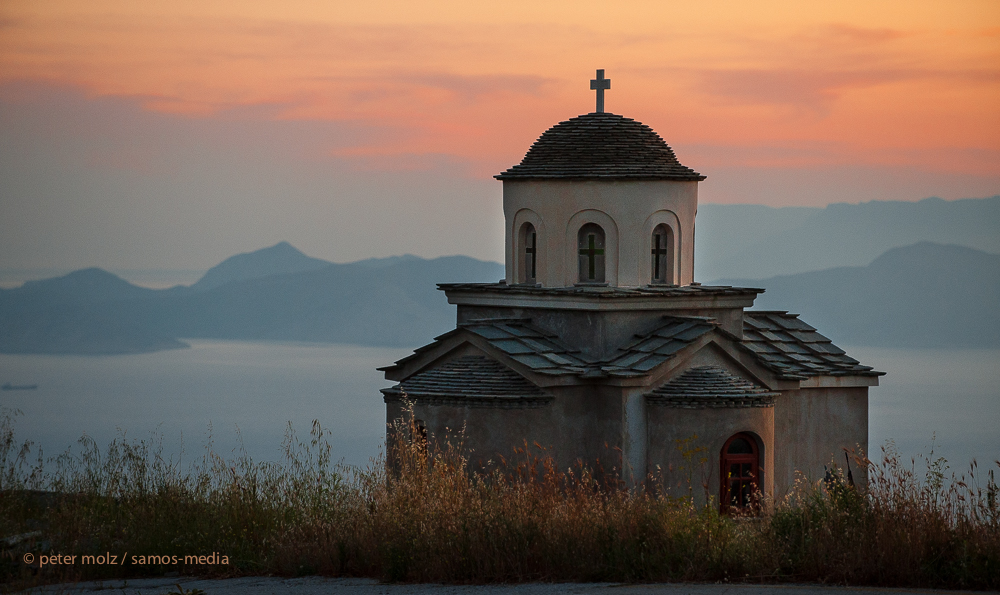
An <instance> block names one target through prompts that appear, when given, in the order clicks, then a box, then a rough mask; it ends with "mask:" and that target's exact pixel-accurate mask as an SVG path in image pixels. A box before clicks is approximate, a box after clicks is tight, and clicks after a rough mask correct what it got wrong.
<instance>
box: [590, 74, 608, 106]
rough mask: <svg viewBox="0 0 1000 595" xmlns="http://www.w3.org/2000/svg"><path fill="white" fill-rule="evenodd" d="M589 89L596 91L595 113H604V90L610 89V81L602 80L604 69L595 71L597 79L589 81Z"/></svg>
mask: <svg viewBox="0 0 1000 595" xmlns="http://www.w3.org/2000/svg"><path fill="white" fill-rule="evenodd" d="M590 88H591V90H593V91H597V113H599V114H603V113H604V90H605V89H610V88H611V79H606V78H604V69H603V68H600V69H598V70H597V78H596V79H591V81H590Z"/></svg>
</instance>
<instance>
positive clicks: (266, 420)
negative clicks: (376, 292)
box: [0, 340, 1000, 469]
mask: <svg viewBox="0 0 1000 595" xmlns="http://www.w3.org/2000/svg"><path fill="white" fill-rule="evenodd" d="M189 342H190V343H191V345H192V348H191V349H183V350H176V351H164V352H159V353H152V354H142V355H121V356H49V355H3V354H0V384H3V383H6V382H12V383H14V384H34V383H37V384H38V385H39V388H38V390H34V391H2V392H0V406H5V407H16V408H18V409H20V410H21V411H23V412H24V415H23V416H21V417H20V418H19V419H18V422H17V432H18V436H19V437H20V438H22V439H31V440H33V441H35V442H37V443H39V444H41V445H42V446H43V447H44V450H45V452H46V454H47V455H49V454H57V453H59V452H62V451H63V450H64V449H65V448H67V447H69V446H70V445H73V444H74V443H75V441H76V440H77V439H78V438H79V437H80V436H81V435H82V434H84V433H87V434H88V435H90V436H92V437H93V438H95V439H96V440H97V441H98V442H99V443H101V444H105V443H107V442H108V441H110V440H111V439H112V438H113V437H114V436H115V435H116V433H117V432H118V428H120V429H121V430H124V431H126V432H127V436H129V437H132V438H147V437H149V436H150V433H151V432H154V431H155V432H158V433H159V434H161V435H162V436H163V439H164V446H165V450H166V451H167V452H169V453H178V452H180V448H181V444H182V440H183V447H184V451H185V453H186V455H185V456H187V457H193V456H198V455H200V454H201V453H202V452H203V450H202V447H203V445H204V443H205V441H206V439H207V436H208V427H209V424H210V423H211V424H212V427H213V436H214V440H215V448H216V450H217V451H219V452H223V453H226V452H229V451H231V450H232V449H233V448H234V447H235V446H236V445H237V438H236V428H237V427H238V428H239V430H240V432H241V435H242V439H243V443H244V445H245V447H246V449H247V451H248V452H249V453H250V454H251V455H252V456H253V457H254V458H255V459H257V460H276V459H278V457H279V455H280V448H279V447H280V444H281V440H282V437H283V435H284V432H285V428H286V426H287V422H289V421H291V422H292V424H293V426H294V427H295V429H296V430H297V431H298V433H299V435H300V436H302V437H304V436H306V435H307V434H308V430H309V427H310V424H311V422H312V420H313V419H318V420H319V421H320V422H321V423H322V424H323V426H324V427H326V428H328V429H330V430H332V431H333V440H332V441H333V443H334V448H335V449H336V451H337V453H338V456H340V457H343V459H344V460H345V462H347V463H350V464H364V463H365V462H367V460H368V458H369V457H371V456H374V455H375V454H377V452H378V449H379V445H380V443H381V441H382V438H383V436H384V404H383V402H382V398H381V395H380V394H379V392H378V389H379V388H383V387H386V386H389V385H390V384H391V383H388V382H386V381H384V380H383V379H382V374H381V373H380V372H378V371H376V370H375V368H376V367H378V366H384V365H387V364H390V363H392V362H393V361H395V360H397V359H399V358H400V357H403V356H405V355H407V354H409V353H410V350H409V349H387V348H375V347H357V346H353V345H314V344H296V343H256V342H236V341H205V340H193V341H189ZM847 351H848V353H850V354H851V355H853V356H854V357H856V358H858V359H859V360H861V361H862V362H863V363H865V364H868V365H872V366H875V367H876V368H877V369H879V370H882V371H885V372H888V373H889V375H888V376H885V377H883V378H882V382H881V384H882V386H879V387H877V388H873V389H872V391H871V408H870V422H871V423H870V444H871V447H872V450H873V451H877V448H878V446H880V445H881V444H882V443H884V442H885V441H886V440H888V439H893V440H894V441H895V442H896V444H897V446H898V447H899V449H900V450H901V451H902V452H903V453H904V454H906V455H907V456H912V455H915V454H919V453H923V454H927V453H929V451H930V447H931V438H932V436H933V435H934V434H935V433H936V436H937V439H936V443H935V444H936V446H935V453H936V454H937V455H941V456H944V457H946V458H947V459H948V460H949V461H951V462H952V467H953V468H955V469H964V467H965V466H966V465H967V464H968V462H969V461H970V460H971V459H972V458H973V457H975V458H977V459H978V460H979V461H980V463H986V462H987V461H991V460H993V459H996V458H1000V431H998V429H997V428H998V423H1000V366H998V364H1000V350H995V349H994V350H954V351H952V350H903V349H882V348H871V347H852V348H847Z"/></svg>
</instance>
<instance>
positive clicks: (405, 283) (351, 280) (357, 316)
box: [134, 256, 503, 346]
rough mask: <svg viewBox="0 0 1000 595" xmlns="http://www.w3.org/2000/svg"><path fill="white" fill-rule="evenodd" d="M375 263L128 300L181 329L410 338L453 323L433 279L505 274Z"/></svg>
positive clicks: (365, 340)
mask: <svg viewBox="0 0 1000 595" xmlns="http://www.w3.org/2000/svg"><path fill="white" fill-rule="evenodd" d="M375 271H376V273H375V274H373V270H372V268H371V267H370V266H368V264H366V263H364V262H362V263H352V264H331V265H329V266H327V267H324V268H322V269H318V270H315V271H306V272H302V273H294V274H288V275H272V276H270V277H264V278H261V279H253V280H249V281H243V282H238V283H228V284H226V285H224V286H221V287H217V288H215V289H212V290H209V291H205V292H200V293H197V294H194V295H186V296H179V297H173V298H170V299H163V300H156V301H153V302H148V301H146V302H137V303H136V304H134V305H135V306H137V307H138V308H140V309H143V310H145V313H144V314H143V315H142V316H141V317H142V318H144V319H146V320H148V321H150V323H151V324H155V325H156V328H158V329H160V330H161V331H163V332H170V333H173V334H174V335H175V336H179V337H192V338H193V337H211V338H224V339H274V340H277V339H280V340H296V341H323V342H335V343H357V344H364V345H391V346H409V345H415V344H418V343H420V342H421V341H424V340H426V339H427V338H428V337H432V336H434V335H436V334H440V333H443V332H445V331H447V330H449V329H450V328H452V327H453V326H454V324H455V311H454V307H453V306H450V305H449V304H448V303H447V300H446V299H445V296H444V294H443V293H442V292H440V291H438V290H437V288H436V287H437V286H436V284H437V283H447V282H452V281H471V282H486V281H497V280H498V279H500V277H502V275H503V267H502V266H501V265H499V264H497V263H494V262H483V261H479V260H475V259H472V258H468V257H465V256H450V257H443V258H436V259H434V260H424V259H420V258H413V259H404V260H401V261H399V262H396V263H395V264H387V265H386V266H382V267H380V268H376V269H375Z"/></svg>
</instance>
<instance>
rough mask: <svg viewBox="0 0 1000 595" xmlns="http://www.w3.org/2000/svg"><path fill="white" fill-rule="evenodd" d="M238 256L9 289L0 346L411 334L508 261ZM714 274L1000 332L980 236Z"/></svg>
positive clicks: (874, 316)
mask: <svg viewBox="0 0 1000 595" xmlns="http://www.w3.org/2000/svg"><path fill="white" fill-rule="evenodd" d="M786 215H787V217H788V218H789V219H788V220H791V219H793V218H794V217H797V216H798V215H796V214H795V213H794V212H789V213H786V214H785V215H782V216H786ZM700 240H701V238H699V241H700ZM234 258H235V260H234V259H227V260H226V261H224V262H223V263H222V264H220V265H219V266H218V267H215V268H214V269H212V270H213V271H218V272H217V273H213V274H212V277H211V278H209V274H206V275H205V278H206V279H207V281H206V282H205V283H203V284H202V285H201V286H200V288H199V289H196V288H195V287H194V286H192V287H191V288H186V287H177V288H172V289H164V290H153V289H144V288H140V287H136V286H134V285H131V284H129V283H128V282H126V281H124V280H122V279H120V278H118V277H116V276H115V275H112V274H111V273H108V272H106V271H102V270H100V269H86V270H82V271H76V272H74V273H70V274H69V275H65V276H63V277H57V278H53V279H46V280H43V281H34V282H30V283H25V284H24V285H23V286H22V287H19V288H17V289H7V290H3V289H0V352H6V353H101V354H104V353H135V352H143V351H157V350H160V349H172V348H179V347H185V346H186V345H185V344H184V343H182V342H181V341H180V340H179V338H183V337H191V338H196V337H197V338H220V339H245V340H292V341H318V342H336V343H353V344H359V345H385V346H412V345H417V344H420V343H423V342H425V341H427V339H428V338H430V337H433V336H435V335H437V334H440V333H443V332H446V331H448V330H450V329H452V328H453V327H454V324H455V310H454V307H453V306H450V305H449V304H448V303H447V300H446V299H445V296H444V294H443V293H442V292H441V291H438V290H437V289H436V285H437V283H449V282H462V281H464V282H495V281H497V280H499V279H500V278H502V277H503V274H504V268H503V265H501V264H499V263H495V262H484V261H479V260H475V259H472V258H468V257H465V256H449V257H443V258H436V259H433V260H425V259H422V258H419V257H416V256H412V255H406V256H401V257H390V258H383V259H370V260H366V261H360V262H356V263H349V264H334V263H328V262H326V261H321V260H318V259H310V258H309V257H308V256H305V255H303V254H302V253H301V252H299V251H298V250H295V248H293V247H291V246H290V245H283V244H278V245H277V246H273V247H272V248H267V249H265V250H259V251H257V252H251V253H248V254H243V255H239V258H236V257H234ZM281 262H285V263H287V264H288V266H289V267H290V268H291V269H293V270H291V271H281V270H280V266H279V265H278V264H275V263H281ZM226 263H230V264H229V265H226V266H225V267H223V266H222V265H223V264H226ZM319 263H322V266H320V264H319ZM303 269H304V270H303ZM275 270H279V272H277V273H274V272H273V271H275ZM210 272H211V271H210ZM203 280H204V279H203ZM199 283H200V282H199ZM717 283H719V284H726V285H743V286H752V287H764V288H766V290H767V292H766V293H764V294H763V295H761V296H760V297H759V298H758V299H757V303H756V306H755V308H757V309H777V310H792V311H795V312H798V313H801V314H802V315H803V317H804V319H805V320H806V321H807V322H809V323H811V324H813V325H814V326H817V327H818V328H820V329H821V330H822V331H823V332H824V333H826V334H828V335H829V336H830V337H831V338H832V339H834V340H836V341H838V342H840V343H844V344H856V345H881V346H897V347H952V346H962V347H996V346H1000V314H998V313H1000V256H998V255H996V254H989V253H986V252H983V251H980V250H974V249H971V248H966V247H962V246H955V245H941V244H935V243H931V242H920V243H917V244H914V245H910V246H906V247H902V248H893V249H891V250H888V251H887V252H885V253H884V254H882V255H881V256H879V257H878V258H875V259H874V260H873V261H871V263H870V264H867V265H866V266H858V267H838V268H831V269H826V270H821V271H814V272H808V273H800V274H795V275H784V276H777V277H771V278H769V279H764V280H760V279H747V278H730V279H721V280H719V281H717ZM196 285H197V284H196Z"/></svg>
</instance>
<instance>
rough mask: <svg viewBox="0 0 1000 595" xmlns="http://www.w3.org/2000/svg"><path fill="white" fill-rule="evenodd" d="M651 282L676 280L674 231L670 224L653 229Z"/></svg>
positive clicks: (666, 282) (665, 283)
mask: <svg viewBox="0 0 1000 595" xmlns="http://www.w3.org/2000/svg"><path fill="white" fill-rule="evenodd" d="M649 265H650V275H649V278H650V283H653V284H661V285H667V284H671V283H673V282H674V266H673V265H674V232H673V230H671V229H670V226H668V225H663V224H660V225H657V226H656V229H654V230H653V243H652V248H651V249H650V263H649Z"/></svg>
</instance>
